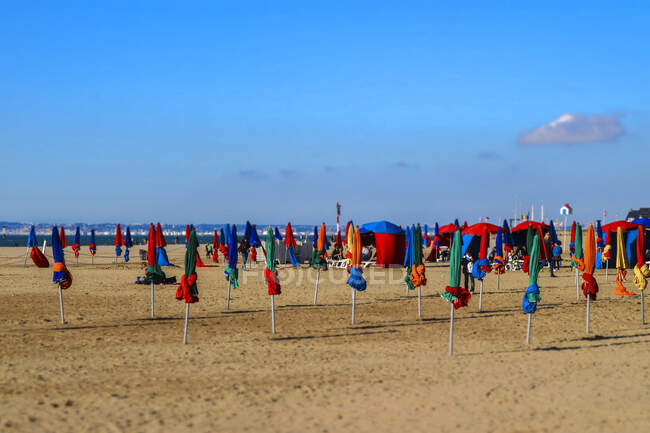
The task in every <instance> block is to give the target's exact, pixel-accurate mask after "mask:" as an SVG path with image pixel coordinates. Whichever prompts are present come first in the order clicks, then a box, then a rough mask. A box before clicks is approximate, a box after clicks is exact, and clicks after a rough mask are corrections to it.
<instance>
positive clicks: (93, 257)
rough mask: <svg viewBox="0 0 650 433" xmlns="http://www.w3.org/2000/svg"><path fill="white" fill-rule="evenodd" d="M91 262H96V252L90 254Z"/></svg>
mask: <svg viewBox="0 0 650 433" xmlns="http://www.w3.org/2000/svg"><path fill="white" fill-rule="evenodd" d="M90 263H91V264H93V265H94V264H95V255H94V254H91V255H90Z"/></svg>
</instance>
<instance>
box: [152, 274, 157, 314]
mask: <svg viewBox="0 0 650 433" xmlns="http://www.w3.org/2000/svg"><path fill="white" fill-rule="evenodd" d="M155 311H156V309H155V301H154V290H153V281H152V282H151V318H152V319H153V318H154V315H155Z"/></svg>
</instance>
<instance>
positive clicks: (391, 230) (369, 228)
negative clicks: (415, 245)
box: [359, 221, 408, 241]
mask: <svg viewBox="0 0 650 433" xmlns="http://www.w3.org/2000/svg"><path fill="white" fill-rule="evenodd" d="M407 229H408V227H407ZM359 232H361V233H368V232H373V233H387V234H391V235H397V234H402V233H404V229H402V228H401V227H398V226H396V225H395V224H393V223H391V222H388V221H376V222H372V223H366V224H364V225H362V226H361V227H360V228H359ZM407 238H408V236H407ZM407 241H408V239H407Z"/></svg>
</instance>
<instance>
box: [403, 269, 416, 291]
mask: <svg viewBox="0 0 650 433" xmlns="http://www.w3.org/2000/svg"><path fill="white" fill-rule="evenodd" d="M411 272H413V268H411V267H410V266H409V267H407V268H406V275H405V276H404V282H405V283H406V286H407V287H408V289H409V290H415V286H414V285H413V281H411Z"/></svg>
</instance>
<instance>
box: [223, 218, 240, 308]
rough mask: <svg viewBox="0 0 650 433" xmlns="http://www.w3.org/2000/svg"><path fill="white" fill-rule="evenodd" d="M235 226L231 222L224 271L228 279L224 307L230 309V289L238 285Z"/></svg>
mask: <svg viewBox="0 0 650 433" xmlns="http://www.w3.org/2000/svg"><path fill="white" fill-rule="evenodd" d="M237 244H238V239H237V226H236V225H234V224H233V226H232V229H231V231H230V236H229V238H228V266H226V270H225V271H224V273H225V274H226V280H227V281H228V297H227V299H226V309H230V289H231V288H235V289H236V288H237V287H239V282H238V277H239V270H238V269H237V247H238V245H237Z"/></svg>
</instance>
